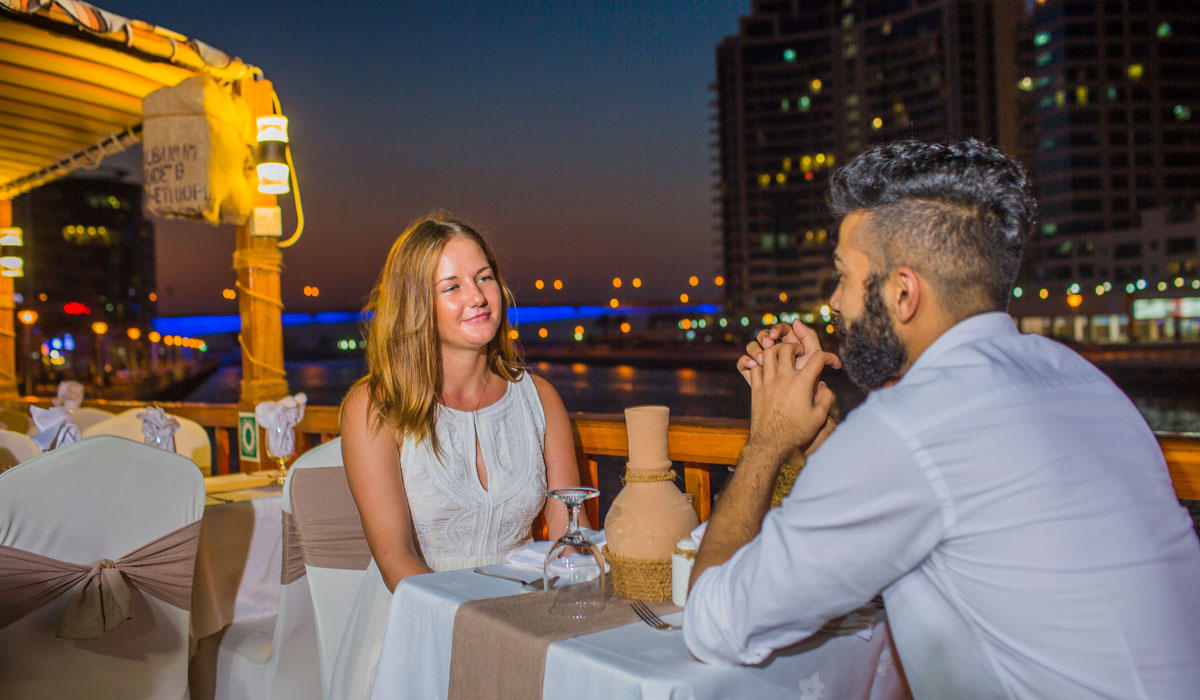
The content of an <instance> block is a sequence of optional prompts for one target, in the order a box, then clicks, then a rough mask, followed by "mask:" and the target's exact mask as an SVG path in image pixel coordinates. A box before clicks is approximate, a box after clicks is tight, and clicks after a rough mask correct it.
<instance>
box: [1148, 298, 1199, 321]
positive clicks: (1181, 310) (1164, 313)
mask: <svg viewBox="0 0 1200 700" xmlns="http://www.w3.org/2000/svg"><path fill="white" fill-rule="evenodd" d="M1133 317H1134V318H1135V319H1137V320H1139V321H1152V320H1154V319H1159V318H1197V317H1200V297H1184V298H1183V299H1134V300H1133Z"/></svg>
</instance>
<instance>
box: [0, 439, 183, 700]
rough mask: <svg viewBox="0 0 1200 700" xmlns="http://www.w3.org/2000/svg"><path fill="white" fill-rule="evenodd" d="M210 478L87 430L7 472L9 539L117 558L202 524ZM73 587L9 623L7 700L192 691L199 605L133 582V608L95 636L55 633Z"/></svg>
mask: <svg viewBox="0 0 1200 700" xmlns="http://www.w3.org/2000/svg"><path fill="white" fill-rule="evenodd" d="M204 497H205V496H204V480H203V478H202V477H201V475H200V474H199V473H197V471H196V468H195V466H194V465H192V464H191V463H190V462H188V461H187V460H185V459H183V458H181V457H179V456H178V455H173V454H170V453H168V452H164V451H163V450H156V449H153V448H151V447H147V446H146V445H143V444H140V443H136V442H131V441H128V440H122V439H119V438H113V437H96V438H91V439H85V440H81V441H78V442H75V443H72V444H70V445H66V446H64V447H62V448H59V449H56V450H54V451H52V452H48V453H46V454H44V455H41V456H40V457H36V458H34V459H31V460H29V461H28V462H25V463H23V464H20V465H18V466H16V467H13V468H12V469H9V470H8V471H6V472H4V473H3V474H0V545H5V546H8V547H13V548H16V549H22V550H25V551H27V552H32V553H36V554H40V555H42V556H46V557H52V558H54V559H58V560H60V561H65V562H74V563H89V562H96V561H100V560H102V559H114V560H115V559H117V558H118V557H121V556H123V555H125V554H126V553H128V552H131V551H133V550H135V549H137V548H139V547H141V546H143V545H145V544H147V543H149V542H152V541H154V540H155V539H157V538H160V537H162V536H163V535H166V534H167V533H170V532H174V531H176V530H179V529H180V528H182V527H184V526H186V525H189V524H192V523H195V522H197V521H198V520H200V518H201V517H202V516H203V514H204ZM70 597H71V592H67V593H64V594H62V595H60V596H59V597H58V598H57V599H55V600H53V601H52V602H50V603H49V604H47V605H45V606H43V607H41V608H39V609H37V610H35V611H33V612H31V613H29V614H28V615H26V616H25V617H22V618H20V619H19V620H17V621H15V622H13V623H12V624H10V625H8V626H7V627H4V628H3V629H0V679H3V680H2V681H0V695H3V697H5V698H74V697H80V698H84V697H86V698H93V699H96V698H99V699H104V698H113V699H117V698H133V697H136V698H170V699H171V700H178V699H179V698H182V697H185V696H186V693H187V666H188V627H189V622H190V617H191V613H190V612H189V611H188V610H183V609H180V608H178V607H175V606H173V605H171V604H170V603H166V602H164V601H162V600H159V599H158V598H155V597H154V596H151V595H148V594H144V593H142V592H138V591H135V592H134V594H133V599H132V606H133V617H132V619H130V620H128V621H127V622H125V623H124V624H123V625H121V626H120V627H118V628H116V629H114V630H112V631H110V632H107V633H105V634H104V635H103V636H101V637H100V638H99V639H94V640H68V639H59V638H57V637H56V636H55V630H56V627H57V625H58V620H59V616H60V614H61V612H62V610H63V607H64V606H65V605H66V603H67V600H68V599H69V598H70Z"/></svg>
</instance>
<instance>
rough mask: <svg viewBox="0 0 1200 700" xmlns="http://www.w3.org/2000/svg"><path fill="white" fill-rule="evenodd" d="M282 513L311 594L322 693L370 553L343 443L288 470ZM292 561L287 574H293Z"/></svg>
mask: <svg viewBox="0 0 1200 700" xmlns="http://www.w3.org/2000/svg"><path fill="white" fill-rule="evenodd" d="M283 502H284V504H285V508H290V510H291V512H292V517H293V518H294V530H293V532H294V533H295V535H297V536H298V538H299V544H300V549H301V550H302V556H303V563H304V571H305V574H306V578H307V579H308V588H309V591H310V593H311V594H312V603H313V614H314V617H315V619H316V627H317V643H318V649H319V652H320V658H321V679H322V685H321V687H323V688H324V687H328V685H329V678H330V676H331V675H332V672H333V664H334V661H335V660H336V659H337V653H338V648H339V647H340V645H341V641H342V633H343V632H344V631H345V629H346V626H347V623H348V622H349V620H350V613H351V610H352V609H353V606H354V599H355V596H356V595H357V593H358V589H359V586H360V585H361V584H362V581H363V577H364V574H365V573H366V569H367V567H368V566H369V565H370V563H371V552H370V550H369V549H368V548H367V538H366V535H364V534H363V530H362V520H361V519H360V518H359V515H358V507H357V506H356V505H355V504H354V496H353V495H352V494H351V493H350V485H349V483H347V481H346V469H345V467H344V465H343V464H342V439H341V438H335V439H333V440H330V441H329V442H326V443H323V444H321V445H320V446H318V447H315V448H313V449H311V450H309V451H308V452H305V453H304V454H302V455H301V456H300V458H299V459H297V460H296V462H295V463H294V464H292V466H291V468H290V469H289V470H288V478H287V483H286V484H284V487H283ZM284 532H285V535H284V537H285V544H284V563H283V566H284V572H285V573H284V577H285V579H286V578H287V571H288V569H289V565H288V559H289V555H288V551H287V550H288V548H289V547H288V544H287V542H286V539H287V537H288V535H287V534H286V533H287V532H288V524H287V523H286V522H285V523H284ZM292 558H293V564H292V570H293V571H295V570H296V568H295V567H296V564H295V560H294V556H293V557H292Z"/></svg>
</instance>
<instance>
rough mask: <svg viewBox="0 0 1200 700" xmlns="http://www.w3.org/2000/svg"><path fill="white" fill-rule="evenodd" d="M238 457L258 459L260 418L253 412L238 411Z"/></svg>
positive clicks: (248, 460) (244, 460)
mask: <svg viewBox="0 0 1200 700" xmlns="http://www.w3.org/2000/svg"><path fill="white" fill-rule="evenodd" d="M238 459H239V460H241V461H243V462H257V461H258V419H257V418H256V417H255V416H254V414H253V413H246V412H243V413H238ZM242 471H246V470H245V469H243V470H242Z"/></svg>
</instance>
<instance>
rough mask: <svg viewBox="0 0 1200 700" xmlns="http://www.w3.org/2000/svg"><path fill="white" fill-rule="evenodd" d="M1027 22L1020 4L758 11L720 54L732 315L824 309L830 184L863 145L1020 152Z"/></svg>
mask: <svg viewBox="0 0 1200 700" xmlns="http://www.w3.org/2000/svg"><path fill="white" fill-rule="evenodd" d="M1022 13H1023V9H1022V3H1021V2H1020V0H978V1H975V2H961V1H957V0H888V1H883V0H823V1H817V0H754V1H753V3H752V9H751V12H750V14H749V15H748V16H745V17H742V18H741V21H740V30H739V32H738V34H737V35H736V36H730V37H727V38H726V39H725V40H724V41H722V42H721V44H720V45H719V46H718V47H717V84H716V93H717V95H716V112H717V114H716V118H717V127H716V132H717V137H718V139H717V146H718V157H717V166H718V167H717V172H716V175H717V178H718V182H717V190H718V192H717V194H718V197H717V199H718V201H719V205H720V213H719V217H720V223H719V228H720V231H721V234H722V243H723V246H722V251H723V264H724V270H725V277H726V285H725V290H726V301H727V303H728V305H729V307H730V309H731V310H733V311H737V312H754V311H761V310H776V309H794V310H797V311H809V310H812V309H813V308H815V307H817V306H819V305H820V304H822V303H824V301H825V300H826V299H827V297H828V294H829V284H828V280H829V279H830V266H829V250H830V244H831V239H832V231H831V230H830V229H831V227H832V226H833V222H832V220H831V217H830V216H829V213H828V209H827V207H826V206H825V195H826V191H827V188H828V177H829V173H830V172H831V171H832V169H833V168H834V167H836V166H837V165H838V164H840V163H843V162H845V161H846V160H847V159H849V158H850V157H851V156H853V155H855V154H856V153H858V152H859V151H861V150H862V149H863V148H864V147H865V146H867V145H869V144H872V143H878V142H883V141H891V140H895V139H900V138H919V139H944V138H947V137H959V136H976V137H979V138H981V139H984V140H986V141H988V142H991V143H995V144H998V145H999V146H1000V147H1001V148H1003V149H1004V150H1005V151H1007V152H1009V153H1013V154H1017V155H1019V154H1020V153H1021V151H1022V149H1021V146H1022V142H1021V137H1020V131H1019V128H1018V125H1019V122H1020V118H1019V114H1018V107H1019V100H1018V90H1017V86H1018V84H1019V81H1020V79H1021V77H1022V74H1021V72H1020V71H1019V70H1018V65H1019V64H1018V59H1017V53H1018V52H1017V50H1016V47H1017V45H1018V40H1019V33H1020V31H1021V27H1022V22H1023V14H1022ZM781 294H782V295H786V297H781ZM781 298H786V299H787V300H788V301H787V302H786V303H784V302H782V301H781Z"/></svg>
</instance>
